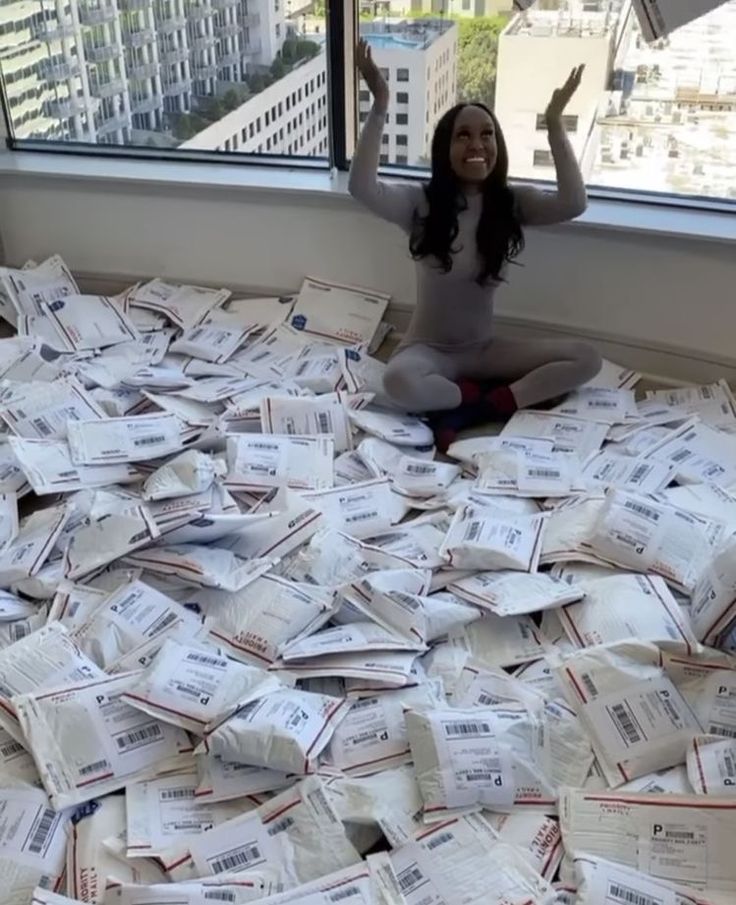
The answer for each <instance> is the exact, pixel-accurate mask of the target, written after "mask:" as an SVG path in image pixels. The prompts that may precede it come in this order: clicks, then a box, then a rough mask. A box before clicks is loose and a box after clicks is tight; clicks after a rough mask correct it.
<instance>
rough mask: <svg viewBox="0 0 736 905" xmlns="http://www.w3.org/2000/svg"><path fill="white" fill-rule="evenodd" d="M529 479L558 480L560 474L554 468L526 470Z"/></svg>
mask: <svg viewBox="0 0 736 905" xmlns="http://www.w3.org/2000/svg"><path fill="white" fill-rule="evenodd" d="M527 474H528V475H529V477H530V478H559V477H560V472H559V470H558V469H556V468H528V469H527Z"/></svg>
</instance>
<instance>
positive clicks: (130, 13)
mask: <svg viewBox="0 0 736 905" xmlns="http://www.w3.org/2000/svg"><path fill="white" fill-rule="evenodd" d="M282 4H283V0H94V2H92V0H0V37H2V45H3V50H2V55H1V56H0V64H1V65H2V70H3V74H4V76H5V81H6V89H7V92H8V100H9V103H10V108H11V115H12V117H13V124H14V128H15V132H16V135H17V136H18V137H19V138H57V139H63V140H72V141H89V142H101V143H105V142H109V143H115V144H128V143H131V142H133V141H135V142H140V141H142V140H145V138H146V136H149V137H154V136H159V135H161V133H165V132H166V130H167V128H168V125H169V124H168V122H167V114H177V113H187V112H190V111H191V110H192V109H193V108H194V107H196V103H197V99H198V98H207V97H212V96H215V95H218V94H221V93H223V92H224V91H225V90H226V89H227V87H228V85H230V84H233V83H236V82H242V80H243V78H244V76H245V74H246V73H247V72H248V71H249V70H250V69H251V68H252V67H254V66H255V67H257V66H259V65H267V64H270V63H271V61H272V60H273V59H274V58H275V57H276V56H277V54H278V52H279V51H280V49H281V46H282V44H283V41H284V38H285V37H286V34H285V28H286V26H285V11H284V9H283V8H282Z"/></svg>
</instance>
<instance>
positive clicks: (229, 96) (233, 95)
mask: <svg viewBox="0 0 736 905" xmlns="http://www.w3.org/2000/svg"><path fill="white" fill-rule="evenodd" d="M222 105H223V107H224V108H225V109H226V110H227V112H228V113H230V112H231V111H232V110H237V108H238V107H239V106H240V95H239V94H238V92H237V91H236V90H235V89H234V88H228V90H227V91H226V92H225V94H224V95H223V97H222Z"/></svg>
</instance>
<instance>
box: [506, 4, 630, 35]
mask: <svg viewBox="0 0 736 905" xmlns="http://www.w3.org/2000/svg"><path fill="white" fill-rule="evenodd" d="M629 6H630V0H550V2H547V3H546V4H545V5H544V7H540V6H537V5H535V6H533V7H531V8H530V9H528V10H526V11H525V12H523V13H519V14H518V15H516V16H514V18H513V19H512V20H511V22H510V23H509V24H508V26H507V27H506V30H505V32H504V34H506V35H517V36H524V37H530V38H554V37H558V38H600V37H603V36H605V35H608V34H612V33H614V32H616V30H617V27H618V24H619V21H620V19H621V15H622V13H624V12H628V8H629Z"/></svg>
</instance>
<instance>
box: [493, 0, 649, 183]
mask: <svg viewBox="0 0 736 905" xmlns="http://www.w3.org/2000/svg"><path fill="white" fill-rule="evenodd" d="M632 33H633V13H632V11H631V3H630V0H546V2H544V3H540V4H539V5H538V6H536V5H535V6H533V7H531V8H530V9H529V10H527V11H526V12H524V13H521V14H519V15H517V16H515V17H514V18H513V19H512V20H511V21H510V22H509V24H508V25H507V27H506V28H505V29H504V31H503V32H502V33H501V36H500V38H499V43H498V66H497V73H496V99H495V112H496V115H497V116H498V119H499V121H500V123H501V127H502V129H503V132H504V136H505V138H506V143H507V145H508V150H509V160H510V170H511V172H512V173H513V175H514V176H517V177H523V178H530V179H550V178H552V177H553V175H554V169H553V161H552V155H551V153H550V150H549V145H548V143H547V131H546V123H545V118H544V111H545V109H546V107H547V104H548V102H549V99H550V96H551V94H552V91H553V90H554V89H555V88H557V87H559V86H560V85H562V84H563V83H564V81H565V79H566V78H567V76H568V75H569V74H570V71H571V69H572V68H573V66H579V65H581V64H585V76H584V78H583V81H582V84H581V85H580V88H579V89H578V90H577V92H576V93H575V95H574V97H573V98H572V100H571V101H570V104H569V105H568V108H567V110H566V111H565V125H566V127H567V132H568V135H569V137H570V141H571V142H572V144H573V147H574V148H575V150H576V152H577V156H578V159H579V160H580V161H581V165H582V167H583V170H584V172H585V173H586V175H587V174H589V173H590V171H591V170H592V167H593V165H594V164H595V160H596V156H597V152H598V142H599V138H600V136H599V130H598V129H597V128H596V125H597V122H598V119H599V117H600V116H601V115H605V113H606V110H607V109H608V105H609V103H613V104H614V105H615V103H616V94H617V92H619V93H620V91H621V85H620V84H619V83H620V81H621V79H622V78H623V70H622V68H621V67H622V64H623V60H624V58H625V56H626V53H627V50H628V48H629V45H630V42H631V37H632Z"/></svg>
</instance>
